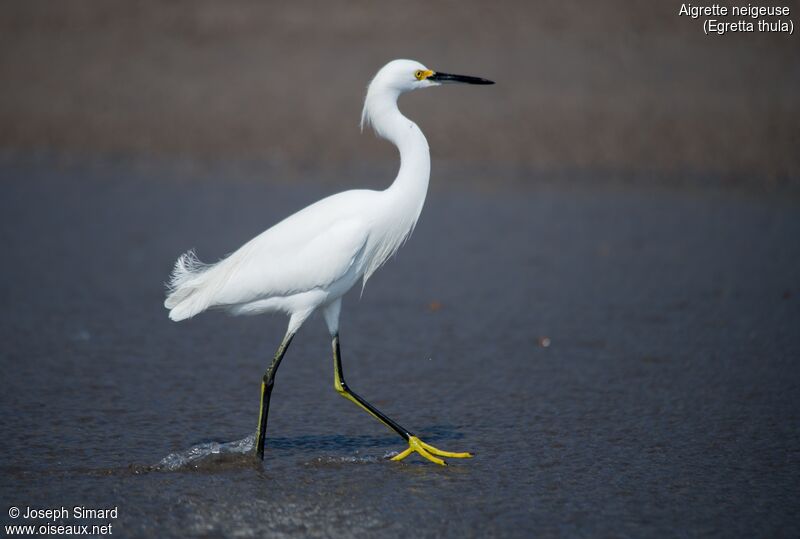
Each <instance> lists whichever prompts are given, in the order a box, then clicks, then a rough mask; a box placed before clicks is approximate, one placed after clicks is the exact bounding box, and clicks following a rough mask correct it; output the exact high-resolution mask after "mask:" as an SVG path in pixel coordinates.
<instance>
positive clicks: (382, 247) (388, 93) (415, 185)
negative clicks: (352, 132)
mask: <svg viewBox="0 0 800 539" xmlns="http://www.w3.org/2000/svg"><path fill="white" fill-rule="evenodd" d="M398 97H399V92H397V91H396V90H392V89H387V88H381V89H376V88H373V87H370V90H369V92H368V93H367V99H366V102H365V103H364V113H363V115H362V126H363V125H364V124H366V123H369V124H372V127H373V128H374V129H375V132H376V133H377V134H378V135H379V136H381V137H383V138H385V139H386V140H388V141H389V142H391V143H393V144H394V145H395V146H397V149H398V150H399V151H400V170H399V172H398V173H397V177H396V178H395V180H394V182H392V185H390V186H389V187H388V188H387V189H386V190H384V191H382V192H381V197H382V200H383V204H381V205H380V208H379V209H378V211H379V212H380V217H379V220H380V221H381V222H382V223H383V227H381V228H382V233H380V234H379V238H378V237H376V238H374V240H375V244H374V245H373V246H374V249H375V252H374V256H373V257H372V260H371V261H370V263H369V264H368V267H367V268H366V271H365V275H364V282H365V283H366V281H367V279H368V278H369V276H370V275H371V274H372V273H373V272H374V271H375V270H376V269H377V268H378V267H379V266H380V265H381V264H383V262H384V261H385V260H386V259H387V258H389V257H390V256H391V255H392V254H393V253H394V252H395V251H397V249H398V248H399V247H400V245H402V244H403V241H405V239H406V238H407V237H408V235H409V234H411V232H412V231H413V230H414V226H415V225H416V224H417V219H418V218H419V214H420V212H421V211H422V206H423V204H424V203H425V195H426V194H427V192H428V180H429V179H430V174H431V158H430V152H429V150H428V141H427V140H425V135H423V134H422V131H421V130H420V129H419V127H417V124H415V123H414V122H412V121H411V120H409V119H408V118H406V117H405V116H403V115H402V114H401V113H400V110H398V108H397V98H398Z"/></svg>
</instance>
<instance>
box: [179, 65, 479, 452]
mask: <svg viewBox="0 0 800 539" xmlns="http://www.w3.org/2000/svg"><path fill="white" fill-rule="evenodd" d="M443 83H466V84H494V83H493V82H492V81H489V80H486V79H482V78H478V77H469V76H464V75H451V74H447V73H440V72H436V71H431V70H430V69H428V68H427V67H425V66H424V65H422V64H420V63H419V62H415V61H412V60H394V61H392V62H389V63H388V64H386V65H385V66H384V67H383V68H381V70H380V71H378V73H377V74H376V75H375V78H373V79H372V82H371V83H370V84H369V88H368V90H367V96H366V99H365V102H364V110H363V112H362V115H361V128H362V129H363V128H364V126H366V125H371V126H372V127H373V129H374V130H375V132H376V133H377V134H378V135H379V136H381V137H383V138H385V139H387V140H389V141H390V142H392V143H393V144H394V145H395V146H397V148H398V150H399V151H400V171H399V172H398V173H397V177H396V178H395V180H394V182H393V183H392V184H391V185H390V186H389V187H388V188H387V189H385V190H383V191H371V190H365V189H359V190H352V191H345V192H343V193H339V194H336V195H332V196H330V197H327V198H325V199H323V200H320V201H319V202H317V203H315V204H312V205H311V206H308V207H307V208H304V209H302V210H300V211H299V212H297V213H295V214H294V215H291V216H289V217H287V218H286V219H284V220H283V221H281V222H279V223H278V224H276V225H275V226H273V227H272V228H270V229H268V230H266V231H265V232H263V233H261V234H260V235H258V236H256V237H255V238H253V239H252V240H250V241H249V242H247V243H245V244H244V245H243V246H242V247H240V248H239V249H238V250H237V251H236V252H234V253H233V254H231V255H229V256H228V257H227V258H225V259H223V260H220V261H219V262H217V263H215V264H203V263H201V262H200V261H199V260H198V259H197V257H196V256H195V254H194V252H193V251H189V252H188V253H185V254H184V255H182V256H181V257H180V258H178V261H177V262H176V263H175V268H174V269H173V271H172V275H171V277H170V282H169V285H168V286H169V291H168V296H167V299H166V301H165V302H164V306H165V307H166V308H167V309H169V310H170V311H169V317H170V318H171V319H172V320H175V321H178V320H184V319H186V318H191V317H193V316H195V315H196V314H198V313H201V312H203V311H205V310H207V309H211V308H220V309H225V310H227V311H229V312H231V313H232V314H237V315H239V314H260V313H265V312H276V311H277V312H283V313H286V314H287V315H288V316H289V326H288V328H287V330H286V334H285V336H284V338H283V341H282V342H281V344H280V346H279V347H278V351H277V352H276V354H275V357H274V358H273V360H272V364H271V365H270V366H269V368H268V369H267V371H266V372H265V373H264V376H263V379H262V382H261V409H260V412H259V417H258V430H257V433H256V442H255V449H256V454H257V455H258V457H259V458H261V459H263V458H264V438H265V435H266V429H267V416H268V413H269V401H270V395H271V394H272V388H273V385H274V383H275V373H276V372H277V370H278V367H279V366H280V363H281V360H282V359H283V356H284V354H285V353H286V350H287V348H289V344H290V343H291V342H292V338H293V337H294V335H295V333H296V332H297V330H298V329H299V328H300V326H301V325H302V324H303V322H305V321H306V320H307V319H308V317H309V316H310V315H311V314H312V313H313V312H314V311H316V310H317V309H320V310H321V311H322V314H323V316H324V318H325V323H326V324H327V326H328V330H329V331H330V334H331V338H332V339H333V341H332V345H333V361H334V387H335V388H336V391H337V392H338V393H339V394H341V395H342V396H343V397H345V398H347V399H349V400H350V401H352V402H354V403H355V404H357V405H358V406H360V407H361V408H363V409H364V410H366V411H367V412H368V413H369V414H371V415H372V416H374V417H375V418H376V419H378V420H379V421H380V422H382V423H383V424H384V425H386V426H387V427H389V428H390V429H392V430H393V431H395V432H396V433H397V434H399V435H400V436H402V437H403V438H404V439H405V440H406V442H407V443H408V448H407V449H405V450H404V451H403V452H402V453H399V454H398V455H397V456H395V457H394V458H393V460H402V459H404V458H406V457H407V456H409V455H410V454H411V453H414V452H416V453H419V454H420V455H421V456H423V457H425V458H426V459H428V460H430V461H432V462H435V463H436V464H440V465H444V464H445V462H444V460H442V459H441V458H439V457H449V458H467V457H470V456H472V455H470V454H469V453H452V452H449V451H442V450H440V449H437V448H435V447H433V446H432V445H429V444H427V443H425V442H423V441H422V440H420V439H419V438H418V437H417V436H415V435H414V434H412V433H411V431H409V430H408V429H405V428H403V427H401V426H400V425H399V424H398V423H397V422H395V421H394V420H392V419H390V418H389V417H388V416H386V415H385V414H383V413H382V412H381V411H379V410H378V409H377V408H375V407H374V406H372V405H371V404H370V403H368V402H367V401H366V400H364V399H363V398H361V397H360V396H359V395H357V394H356V393H355V392H353V391H352V390H351V389H350V388H349V387H348V386H347V384H346V383H345V380H344V373H343V371H342V360H341V353H340V348H339V312H340V310H341V306H342V296H344V294H345V293H346V292H347V291H348V290H350V289H351V288H352V287H353V286H354V285H355V284H356V282H358V280H359V279H361V280H362V287H363V285H365V284H366V282H367V280H368V279H369V277H370V276H371V275H372V274H373V273H374V272H375V270H377V269H378V268H379V267H380V266H381V265H382V264H383V263H384V262H386V260H387V259H388V258H389V257H390V256H392V254H394V253H395V252H396V251H397V249H398V248H399V247H400V245H402V243H403V241H404V240H405V239H406V238H407V237H408V235H409V234H411V231H412V230H413V229H414V225H416V223H417V219H418V218H419V214H420V212H421V211H422V205H423V203H424V202H425V195H426V193H427V190H428V180H429V177H430V166H431V165H430V154H429V151H428V142H427V140H426V139H425V136H424V135H423V134H422V131H420V129H419V127H417V125H416V124H415V123H414V122H412V121H411V120H409V119H408V118H406V117H405V116H403V115H402V114H401V113H400V111H399V110H398V108H397V98H398V97H399V96H400V94H402V93H403V92H408V91H411V90H416V89H418V88H429V87H432V86H439V85H440V84H443Z"/></svg>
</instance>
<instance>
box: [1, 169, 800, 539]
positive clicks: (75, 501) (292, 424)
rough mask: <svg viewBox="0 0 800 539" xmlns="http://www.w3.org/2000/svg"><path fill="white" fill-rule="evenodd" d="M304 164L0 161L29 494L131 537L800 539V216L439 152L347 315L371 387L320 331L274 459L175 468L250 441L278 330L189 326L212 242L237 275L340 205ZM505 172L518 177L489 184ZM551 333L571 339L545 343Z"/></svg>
mask: <svg viewBox="0 0 800 539" xmlns="http://www.w3.org/2000/svg"><path fill="white" fill-rule="evenodd" d="M375 172H379V173H380V174H379V175H375V174H372V171H369V172H367V171H364V170H359V169H354V170H351V171H350V174H349V175H348V176H347V179H346V181H345V180H344V179H343V178H342V177H338V176H337V177H333V176H332V175H331V173H330V172H329V171H328V170H327V169H316V168H313V167H309V168H308V169H307V170H306V171H305V172H304V173H303V174H302V175H301V176H302V177H303V179H299V177H298V178H287V177H286V176H283V175H281V174H278V172H276V170H275V169H272V168H270V167H268V166H264V167H256V166H254V167H252V168H248V167H246V166H239V167H235V166H230V165H225V164H216V165H214V164H208V163H206V164H194V165H193V164H191V162H186V161H184V162H178V161H170V160H162V161H125V160H121V161H114V160H108V159H106V160H102V159H101V160H91V161H84V162H72V163H64V162H59V161H57V160H53V159H49V158H40V159H27V160H20V159H12V160H9V159H5V160H3V161H0V178H1V179H2V181H0V221H1V223H2V225H1V226H0V233H1V234H2V238H0V239H1V240H2V246H3V264H2V266H0V275H1V277H2V278H1V279H0V283H1V284H0V298H2V304H3V305H4V306H5V308H4V309H2V311H0V338H2V342H3V346H2V358H1V361H2V371H3V386H4V388H3V391H2V393H0V402H1V403H2V410H3V413H2V419H0V438H1V439H2V440H3V451H2V453H1V454H0V473H1V474H2V483H1V484H0V500H1V501H2V505H3V516H2V518H0V520H2V523H3V524H8V523H10V522H11V519H10V518H9V517H8V516H7V515H6V510H7V507H9V506H11V505H17V506H20V507H24V506H26V505H30V506H35V507H44V508H46V507H59V506H67V507H71V506H73V505H84V506H89V507H109V506H118V507H119V518H118V519H117V520H115V521H113V522H112V524H113V525H114V535H120V536H159V537H186V536H239V537H251V536H265V535H267V536H271V537H329V536H353V537H374V536H376V535H379V536H388V537H400V536H407V535H408V534H409V533H418V534H420V535H423V536H431V537H440V536H451V537H462V536H464V537H485V536H495V535H496V536H504V537H531V536H545V537H547V536H592V537H598V536H612V535H613V536H627V537H646V536H651V537H655V536H657V537H670V536H687V535H688V536H698V535H713V536H725V537H731V536H741V537H796V536H797V535H798V534H800V519H798V516H797V511H796V502H797V485H798V483H799V482H800V472H799V471H798V470H800V467H798V455H800V431H798V424H799V423H798V415H797V414H798V409H800V408H798V404H800V402H798V395H800V393H799V392H798V390H799V389H800V369H798V365H797V360H798V357H800V336H798V335H799V334H798V332H797V328H798V327H799V324H798V323H799V322H800V303H799V302H800V282H798V268H799V267H800V245H799V244H798V242H797V238H798V234H799V233H800V212H798V202H797V200H796V199H793V198H783V199H780V198H770V197H764V196H760V197H754V196H745V195H743V194H737V193H731V192H727V191H722V190H708V191H703V192H694V191H692V192H687V191H678V190H664V189H658V188H646V189H645V188H641V187H637V186H636V185H640V184H635V185H617V186H615V185H613V184H611V183H599V184H592V183H591V182H586V181H577V180H576V181H575V182H572V183H570V182H557V183H553V182H548V181H547V179H546V178H543V177H540V176H537V175H536V174H531V175H530V176H529V177H528V178H527V182H526V183H525V184H524V185H522V184H521V183H520V181H519V179H517V180H514V181H511V180H509V181H504V180H505V179H504V178H499V179H498V180H499V181H498V183H497V184H493V183H491V182H487V181H485V180H486V178H483V177H481V174H482V173H481V172H474V171H473V174H476V175H477V177H474V178H471V179H469V180H470V181H468V182H466V183H465V184H463V185H459V180H460V179H462V178H463V176H464V172H463V170H462V169H455V168H453V167H450V166H448V165H447V164H444V163H441V162H435V163H434V170H433V178H432V190H431V193H430V195H429V199H428V202H427V205H426V207H425V209H424V210H423V214H422V218H421V221H420V223H419V226H418V228H417V230H416V232H415V234H414V236H413V237H412V238H411V240H410V241H409V243H408V244H407V245H406V246H405V247H404V248H403V249H402V250H401V251H400V253H399V255H398V256H397V257H396V259H394V260H392V261H391V262H390V263H389V264H388V265H387V266H386V267H384V268H383V269H381V270H380V271H379V272H378V273H377V274H376V275H375V276H374V277H373V279H372V280H371V281H370V283H369V284H368V286H367V289H366V291H365V293H364V295H363V297H362V298H359V296H358V293H357V292H354V293H351V294H350V295H349V296H347V298H346V300H345V306H344V312H343V318H342V346H343V357H344V365H345V369H346V372H347V375H348V380H349V382H350V384H351V386H352V387H353V388H354V389H355V390H357V391H358V392H359V393H361V394H363V395H364V396H365V397H366V398H368V399H371V400H372V401H373V402H374V403H375V404H376V405H377V406H379V407H381V408H382V409H384V410H385V411H386V412H387V413H389V414H390V415H392V416H394V417H396V418H397V419H398V420H400V421H401V422H402V423H403V424H404V425H408V426H409V427H411V428H413V429H416V430H417V431H418V432H419V433H420V435H422V436H423V437H425V439H426V440H427V441H429V442H431V443H433V444H435V445H438V446H441V447H443V448H445V449H451V450H470V451H475V452H476V453H477V456H476V458H474V459H472V460H470V461H452V462H451V466H450V467H448V468H446V469H441V468H438V467H435V466H433V465H431V464H429V463H426V462H422V461H419V460H407V461H406V462H404V463H400V464H397V463H391V462H387V461H386V460H385V457H386V456H387V455H390V454H392V452H395V451H398V450H401V449H402V443H401V440H399V439H398V438H396V437H394V436H392V435H391V433H389V432H388V431H386V430H385V429H384V428H383V427H382V426H381V425H380V424H378V423H377V422H375V421H374V420H373V419H372V418H370V417H368V416H366V415H365V414H364V413H363V412H361V411H360V410H358V409H357V408H356V407H354V406H353V405H352V404H351V403H349V402H347V401H345V400H344V399H341V398H339V397H338V396H337V395H336V393H335V392H334V390H333V385H332V378H333V377H332V372H331V371H332V368H331V367H332V361H331V358H330V352H329V343H328V339H327V336H326V331H325V329H324V324H323V323H322V321H321V320H319V319H314V320H312V321H310V322H309V323H308V324H307V325H306V327H304V328H303V330H302V331H301V333H300V334H299V335H298V337H297V339H296V340H295V344H293V346H292V349H291V350H290V352H289V354H288V356H287V358H286V361H285V362H284V364H283V366H282V368H281V372H280V373H279V376H278V380H277V383H276V390H275V394H274V396H273V410H272V412H271V416H270V433H269V438H268V440H267V456H266V460H265V461H264V463H263V465H262V464H259V463H253V462H252V461H250V460H247V459H236V458H229V459H225V458H218V459H211V460H208V461H204V462H202V463H200V464H199V466H198V467H197V468H196V469H195V468H193V467H187V468H186V469H183V470H180V471H176V472H167V471H155V470H154V469H153V466H154V465H155V464H156V463H158V462H159V461H160V460H161V459H162V458H164V457H165V456H166V455H168V454H170V453H172V452H175V451H184V450H186V449H188V448H190V447H191V446H193V445H195V444H198V443H203V442H208V441H231V440H237V439H241V438H243V437H245V436H247V435H249V434H251V433H252V431H253V430H254V428H255V421H256V413H257V401H258V384H259V379H260V376H261V373H262V372H263V369H264V368H265V365H266V362H267V358H268V357H269V356H270V355H271V354H272V352H273V348H274V347H275V346H276V345H277V343H278V341H279V339H280V336H281V334H282V332H283V330H284V324H285V321H284V320H283V319H281V318H280V317H255V318H229V317H227V316H225V315H221V314H216V313H212V314H206V315H203V316H201V317H199V318H197V319H195V320H191V321H190V322H188V323H181V324H174V323H172V322H170V321H169V320H168V319H167V317H166V311H165V310H164V309H163V307H162V305H161V303H162V301H163V285H162V283H163V282H164V281H165V280H166V278H167V275H168V273H169V270H170V267H171V265H172V263H173V261H174V259H175V257H176V256H177V255H178V254H179V253H181V252H182V251H184V250H186V249H188V248H191V247H194V248H196V249H197V251H198V253H199V255H200V256H201V258H203V259H205V260H214V259H216V258H218V257H220V256H222V255H224V254H225V253H226V252H228V251H230V250H232V249H234V248H235V247H237V246H238V245H240V244H241V243H242V242H243V241H244V240H246V239H248V238H250V237H251V236H253V235H254V234H256V233H258V232H259V231H261V230H262V229H263V228H265V227H266V226H269V225H270V224H272V223H274V222H275V221H277V220H278V219H280V218H281V217H283V216H285V215H287V214H289V213H291V212H292V211H294V210H296V209H298V208H300V207H302V206H304V205H306V204H307V203H309V202H311V201H313V200H316V199H317V198H319V197H321V196H324V195H326V194H329V193H331V192H334V191H335V190H338V188H339V187H338V186H339V185H341V184H347V185H349V186H352V187H361V186H367V187H379V186H380V184H376V183H375V180H374V178H376V177H390V176H391V170H390V169H387V170H386V171H384V170H377V171H375ZM493 185H495V187H492V186H493ZM542 337H548V338H549V339H550V346H549V347H543V346H541V338H542Z"/></svg>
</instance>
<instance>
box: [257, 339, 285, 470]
mask: <svg viewBox="0 0 800 539" xmlns="http://www.w3.org/2000/svg"><path fill="white" fill-rule="evenodd" d="M293 337H294V333H290V334H287V335H286V337H284V339H283V342H282V343H281V345H280V346H279V347H278V351H277V352H275V358H274V359H273V360H272V365H270V366H269V368H268V369H267V371H266V372H265V373H264V377H263V379H262V380H261V409H260V411H259V413H258V431H257V432H256V455H257V456H258V458H259V459H261V460H264V439H265V437H266V435H267V416H268V415H269V398H270V396H271V395H272V386H274V385H275V373H276V372H277V371H278V367H279V366H280V364H281V360H282V359H283V356H284V354H286V350H287V348H289V345H290V344H291V342H292V338H293Z"/></svg>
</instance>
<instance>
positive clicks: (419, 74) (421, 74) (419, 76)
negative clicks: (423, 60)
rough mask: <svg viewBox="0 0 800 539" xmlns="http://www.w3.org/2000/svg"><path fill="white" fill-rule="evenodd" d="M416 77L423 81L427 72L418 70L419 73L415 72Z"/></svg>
mask: <svg viewBox="0 0 800 539" xmlns="http://www.w3.org/2000/svg"><path fill="white" fill-rule="evenodd" d="M414 76H415V77H416V78H417V80H422V77H424V76H425V72H424V71H422V70H421V69H418V70H417V71H415V72H414Z"/></svg>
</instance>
